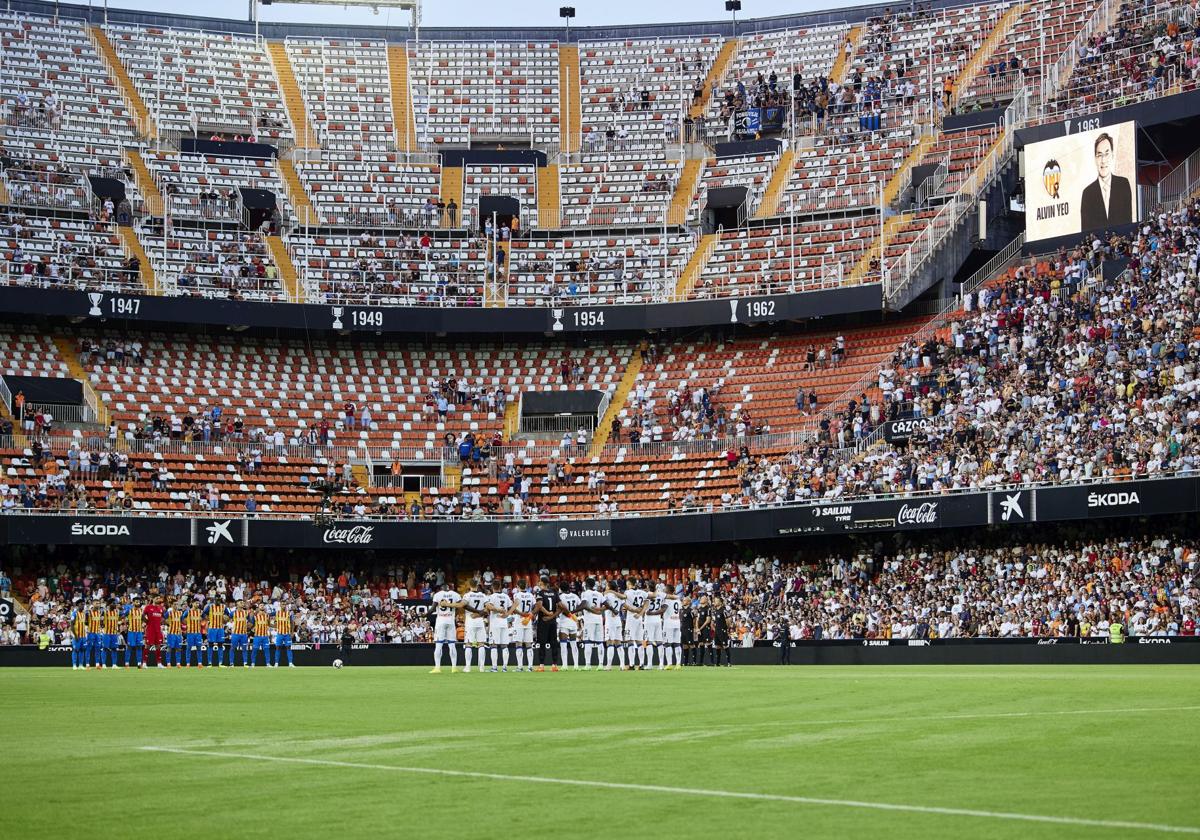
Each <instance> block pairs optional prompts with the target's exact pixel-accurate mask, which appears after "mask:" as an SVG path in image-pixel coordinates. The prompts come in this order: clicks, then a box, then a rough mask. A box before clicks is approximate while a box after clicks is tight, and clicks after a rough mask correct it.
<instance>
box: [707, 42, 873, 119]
mask: <svg viewBox="0 0 1200 840" xmlns="http://www.w3.org/2000/svg"><path fill="white" fill-rule="evenodd" d="M849 31H850V30H849V28H848V27H846V26H844V25H837V26H818V27H814V28H811V29H778V30H775V31H774V32H755V33H751V34H746V35H743V36H742V38H741V41H740V43H739V44H738V51H737V55H736V56H734V59H733V64H732V66H731V67H730V69H729V75H728V77H727V78H726V79H725V80H723V81H724V84H723V85H722V86H721V87H720V89H719V90H718V93H717V96H716V97H710V98H709V103H708V108H707V111H706V115H707V116H709V117H715V116H717V115H718V114H719V113H720V111H721V102H722V101H723V97H724V95H725V91H726V89H728V88H733V87H736V86H737V82H738V81H739V80H740V81H742V82H744V83H745V85H746V87H747V89H749V88H751V87H752V85H753V83H754V82H755V81H756V80H757V78H758V74H759V73H761V74H762V75H763V78H768V79H769V78H770V76H771V73H772V72H773V73H775V74H776V75H777V76H778V87H779V89H780V90H782V91H790V90H791V89H792V75H793V74H794V73H799V74H800V76H801V78H802V79H803V80H804V82H805V83H806V84H807V83H808V82H811V81H812V80H813V79H815V78H817V77H818V76H824V77H826V78H828V77H829V75H830V73H832V72H833V64H834V62H835V61H837V57H838V53H840V52H841V51H842V47H843V44H844V43H845V41H846V36H847V34H848V33H849Z"/></svg>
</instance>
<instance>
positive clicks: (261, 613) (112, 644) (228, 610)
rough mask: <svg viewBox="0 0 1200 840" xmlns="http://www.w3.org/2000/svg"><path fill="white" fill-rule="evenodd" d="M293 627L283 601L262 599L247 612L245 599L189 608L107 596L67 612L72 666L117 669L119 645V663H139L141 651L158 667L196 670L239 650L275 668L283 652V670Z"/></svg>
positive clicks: (246, 660)
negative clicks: (272, 602)
mask: <svg viewBox="0 0 1200 840" xmlns="http://www.w3.org/2000/svg"><path fill="white" fill-rule="evenodd" d="M164 623H165V624H166V634H165V635H164V633H163V625H164ZM293 627H294V625H293V621H292V615H291V612H290V611H289V610H288V608H287V606H286V605H284V604H280V605H278V606H277V607H276V608H275V609H273V610H271V611H268V610H267V609H266V608H265V606H263V605H262V604H259V605H257V606H256V607H255V608H254V609H247V607H246V604H245V602H244V601H237V602H236V603H234V604H231V605H230V606H225V605H224V604H222V603H217V602H215V601H214V602H211V603H209V605H208V606H207V607H202V606H201V603H200V599H199V598H197V599H196V600H195V601H193V603H192V604H191V606H189V605H188V603H187V600H186V599H180V600H179V601H178V602H176V603H175V604H173V605H172V606H170V607H165V606H164V599H163V598H162V597H154V598H151V599H148V601H147V602H146V603H143V599H142V598H140V597H134V598H133V599H132V600H130V601H129V602H128V603H124V604H123V603H122V602H121V600H120V599H119V598H111V599H109V601H108V603H107V604H105V603H101V602H95V603H93V604H91V605H88V604H85V603H84V601H83V599H82V598H76V599H75V606H74V609H73V610H72V611H71V635H72V641H71V668H72V670H78V669H83V670H86V669H88V668H92V667H95V668H105V667H108V668H118V667H120V651H121V648H122V647H124V649H125V656H124V658H125V667H126V668H129V667H131V666H136V667H138V668H145V667H146V651H147V649H150V650H153V651H154V652H155V657H156V659H157V665H158V667H159V668H165V667H168V666H170V667H175V668H180V667H182V668H187V667H189V666H190V665H196V666H197V667H199V668H203V667H204V665H205V659H206V658H207V661H208V665H209V666H210V667H211V666H216V667H220V668H224V667H226V666H229V667H232V666H233V665H234V664H235V662H234V659H235V653H240V654H241V656H240V658H241V664H242V667H245V668H253V667H254V666H255V665H256V664H257V662H258V658H259V653H261V654H262V657H263V662H264V664H265V665H266V667H268V668H278V667H279V666H280V664H282V661H283V659H284V657H285V655H286V658H287V664H288V667H289V668H294V667H295V665H294V664H293V663H292V632H293ZM222 653H224V661H222ZM164 659H165V660H166V662H165V664H164Z"/></svg>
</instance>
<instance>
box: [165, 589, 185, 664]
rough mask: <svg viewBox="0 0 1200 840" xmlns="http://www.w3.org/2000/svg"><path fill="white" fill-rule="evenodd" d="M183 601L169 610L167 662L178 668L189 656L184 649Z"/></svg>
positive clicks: (167, 617) (167, 616)
mask: <svg viewBox="0 0 1200 840" xmlns="http://www.w3.org/2000/svg"><path fill="white" fill-rule="evenodd" d="M183 606H184V605H183V602H180V603H179V606H175V607H171V608H170V609H169V610H167V615H166V619H167V664H168V665H174V666H175V667H176V668H178V667H179V666H180V665H182V664H183V660H184V659H186V658H187V654H186V653H185V652H184V651H183Z"/></svg>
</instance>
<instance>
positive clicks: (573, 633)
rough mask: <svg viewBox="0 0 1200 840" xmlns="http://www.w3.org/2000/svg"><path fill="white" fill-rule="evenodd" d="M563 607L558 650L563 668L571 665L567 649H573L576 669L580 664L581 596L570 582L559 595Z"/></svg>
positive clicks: (559, 618) (572, 657)
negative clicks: (568, 660)
mask: <svg viewBox="0 0 1200 840" xmlns="http://www.w3.org/2000/svg"><path fill="white" fill-rule="evenodd" d="M558 600H559V603H561V604H562V607H563V615H560V616H559V617H558V650H559V654H560V656H561V657H562V664H563V670H566V669H567V668H569V667H570V665H569V664H568V662H567V651H568V650H570V651H571V661H572V662H574V663H575V670H576V671H578V670H579V669H580V667H581V666H580V664H579V603H580V602H579V596H578V595H576V594H575V585H574V584H569V585H568V586H566V587H565V588H564V589H563V591H562V592H560V593H559V595H558Z"/></svg>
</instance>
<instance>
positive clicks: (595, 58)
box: [579, 35, 722, 148]
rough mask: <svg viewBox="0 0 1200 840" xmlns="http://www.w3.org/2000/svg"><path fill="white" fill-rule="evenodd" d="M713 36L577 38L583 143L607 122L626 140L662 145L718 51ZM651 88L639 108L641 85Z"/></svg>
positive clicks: (601, 131) (599, 132)
mask: <svg viewBox="0 0 1200 840" xmlns="http://www.w3.org/2000/svg"><path fill="white" fill-rule="evenodd" d="M721 44H722V39H721V38H720V37H718V36H715V35H713V36H709V37H697V38H638V39H630V40H624V41H581V42H580V44H579V84H580V106H581V115H580V121H581V122H582V124H583V138H584V145H585V147H587V146H588V145H589V143H590V142H591V138H599V137H602V136H603V135H604V134H605V132H606V131H607V130H608V129H609V128H610V127H611V128H612V129H613V130H614V131H616V132H618V134H621V133H624V134H627V135H628V138H627V139H626V140H625V141H624V142H625V143H626V144H627V145H633V146H636V145H641V146H649V147H658V148H662V147H663V145H664V144H665V141H666V138H667V137H668V136H670V134H671V132H672V131H674V130H675V128H674V127H675V126H679V125H680V124H681V123H682V121H683V117H684V115H685V114H686V113H687V109H688V107H689V106H690V104H691V101H692V88H693V86H694V84H695V82H696V80H697V78H698V79H700V80H701V81H703V79H704V78H705V76H706V75H707V74H708V70H709V68H710V67H711V66H712V63H713V60H714V59H716V57H717V53H719V52H720V51H721ZM643 90H645V91H647V92H648V93H649V94H650V107H649V108H646V109H643V108H642V104H641V99H642V91H643Z"/></svg>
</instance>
